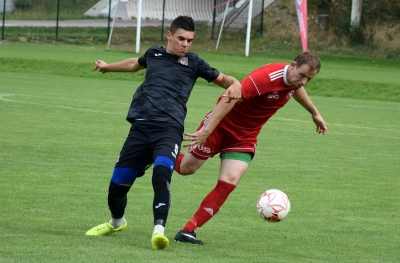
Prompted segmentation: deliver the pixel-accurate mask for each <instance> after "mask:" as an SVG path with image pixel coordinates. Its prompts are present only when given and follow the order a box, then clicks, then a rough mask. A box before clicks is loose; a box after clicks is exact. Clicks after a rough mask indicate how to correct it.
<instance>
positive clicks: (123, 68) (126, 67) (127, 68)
mask: <svg viewBox="0 0 400 263" xmlns="http://www.w3.org/2000/svg"><path fill="white" fill-rule="evenodd" d="M94 64H95V67H94V70H96V69H99V71H100V72H101V73H107V72H136V71H138V70H141V69H143V68H144V67H142V66H140V65H139V62H138V59H137V58H129V59H126V60H123V61H119V62H114V63H109V64H108V63H106V62H104V61H103V60H96V61H95V62H94Z"/></svg>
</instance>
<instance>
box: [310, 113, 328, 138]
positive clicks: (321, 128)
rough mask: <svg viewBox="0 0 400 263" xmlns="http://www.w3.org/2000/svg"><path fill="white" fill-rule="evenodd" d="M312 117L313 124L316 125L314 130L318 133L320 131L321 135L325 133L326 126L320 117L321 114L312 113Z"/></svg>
mask: <svg viewBox="0 0 400 263" xmlns="http://www.w3.org/2000/svg"><path fill="white" fill-rule="evenodd" d="M312 118H313V121H314V123H315V125H316V126H317V128H316V130H315V131H316V132H318V134H321V133H322V135H325V134H326V133H327V132H328V127H327V126H326V123H325V121H324V119H323V118H322V116H321V115H320V114H317V115H312Z"/></svg>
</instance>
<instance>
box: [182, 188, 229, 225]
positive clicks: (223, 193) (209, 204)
mask: <svg viewBox="0 0 400 263" xmlns="http://www.w3.org/2000/svg"><path fill="white" fill-rule="evenodd" d="M235 188H236V185H233V184H230V183H227V182H224V181H221V180H218V183H217V185H216V186H215V188H214V189H213V190H212V191H211V192H210V193H209V194H208V195H207V196H206V197H205V198H204V199H203V202H201V204H200V207H199V209H198V210H197V211H196V213H195V214H194V215H193V217H192V219H190V221H189V222H188V223H187V224H186V225H185V227H184V228H183V230H187V231H193V230H195V229H196V228H197V227H201V226H202V225H204V224H205V223H207V221H208V220H210V219H211V218H212V217H213V216H214V215H215V214H217V213H218V211H219V208H220V207H221V206H222V205H223V204H224V202H225V201H226V199H227V198H228V196H229V194H230V193H231V192H232V191H233V190H234V189H235Z"/></svg>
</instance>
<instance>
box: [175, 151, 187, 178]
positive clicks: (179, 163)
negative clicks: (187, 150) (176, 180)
mask: <svg viewBox="0 0 400 263" xmlns="http://www.w3.org/2000/svg"><path fill="white" fill-rule="evenodd" d="M183 157H185V155H184V154H183V152H180V153H179V156H178V158H176V163H175V167H174V170H175V171H176V172H177V173H178V174H181V162H182V159H183Z"/></svg>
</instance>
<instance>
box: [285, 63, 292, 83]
mask: <svg viewBox="0 0 400 263" xmlns="http://www.w3.org/2000/svg"><path fill="white" fill-rule="evenodd" d="M288 68H289V65H286V66H285V68H284V70H283V81H284V82H285V84H286V85H288V86H292V85H291V84H290V83H289V81H288V80H287V70H288Z"/></svg>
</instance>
